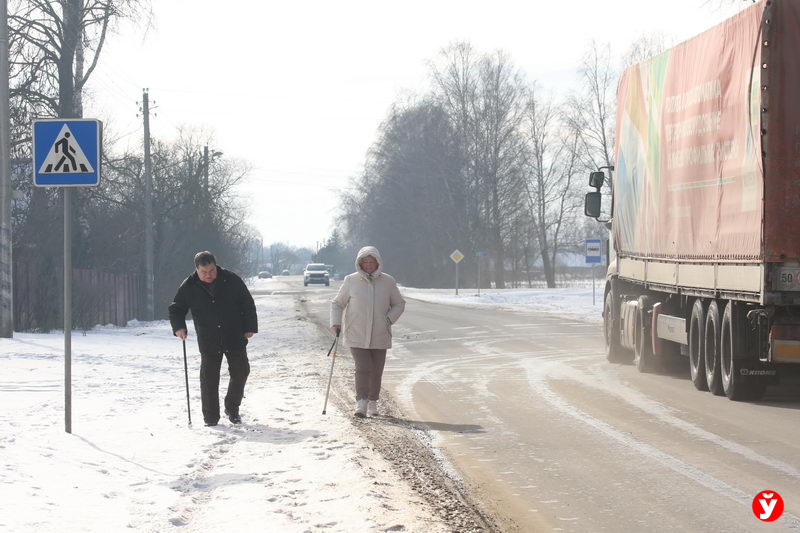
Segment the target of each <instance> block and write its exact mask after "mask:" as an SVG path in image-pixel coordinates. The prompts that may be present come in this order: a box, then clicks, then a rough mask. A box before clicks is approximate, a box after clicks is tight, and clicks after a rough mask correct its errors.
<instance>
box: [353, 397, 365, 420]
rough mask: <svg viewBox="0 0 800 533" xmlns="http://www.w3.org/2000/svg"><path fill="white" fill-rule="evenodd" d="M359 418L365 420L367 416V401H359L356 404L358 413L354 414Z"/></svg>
mask: <svg viewBox="0 0 800 533" xmlns="http://www.w3.org/2000/svg"><path fill="white" fill-rule="evenodd" d="M353 414H355V415H356V416H357V417H359V418H364V417H365V416H367V400H366V399H364V400H358V402H357V403H356V412H355V413H353Z"/></svg>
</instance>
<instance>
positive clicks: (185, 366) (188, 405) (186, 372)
mask: <svg viewBox="0 0 800 533" xmlns="http://www.w3.org/2000/svg"><path fill="white" fill-rule="evenodd" d="M183 373H184V375H185V376H186V412H187V413H189V427H191V425H192V405H191V403H189V363H187V362H186V339H183Z"/></svg>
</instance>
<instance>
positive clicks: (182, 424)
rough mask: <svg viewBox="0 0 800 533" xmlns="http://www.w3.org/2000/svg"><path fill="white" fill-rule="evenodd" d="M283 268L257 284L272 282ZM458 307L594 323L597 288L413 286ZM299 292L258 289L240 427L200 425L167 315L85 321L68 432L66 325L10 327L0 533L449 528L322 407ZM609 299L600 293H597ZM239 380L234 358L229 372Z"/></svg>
mask: <svg viewBox="0 0 800 533" xmlns="http://www.w3.org/2000/svg"><path fill="white" fill-rule="evenodd" d="M270 283H272V280H258V281H257V282H256V288H268V287H269V284H270ZM402 290H403V293H404V294H405V295H406V296H408V297H413V298H420V299H425V300H430V301H440V302H446V303H449V304H456V305H495V306H501V307H503V308H513V309H519V310H523V311H524V310H528V309H536V310H541V311H548V312H554V313H558V314H569V315H573V316H576V317H583V318H586V319H588V320H592V321H597V320H598V317H599V313H600V305H599V303H598V304H596V305H594V306H593V305H592V293H591V289H563V290H531V291H523V290H507V291H490V292H489V293H485V292H482V294H481V296H480V297H477V296H472V295H471V294H469V293H466V292H465V291H463V290H462V291H460V292H461V294H460V295H459V296H458V297H456V296H455V295H454V294H452V293H453V291H434V290H418V289H410V288H405V289H402ZM293 298H294V297H293V296H292V295H289V294H283V295H281V294H275V295H267V294H264V295H258V296H256V303H257V307H258V313H259V324H260V333H259V334H258V335H256V336H255V337H254V338H253V340H252V341H251V344H250V346H249V354H250V362H251V367H252V370H251V375H250V379H249V381H248V385H247V389H246V394H247V397H246V399H245V401H244V403H243V405H242V417H243V421H244V424H242V425H241V426H232V425H231V424H230V423H228V421H227V419H225V418H224V417H223V418H222V420H221V424H220V425H219V426H217V427H214V428H207V427H204V426H203V424H202V415H201V413H200V396H199V384H198V377H197V376H198V374H199V355H198V354H197V348H196V343H195V339H194V335H193V328H191V327H190V331H192V335H191V336H190V339H189V341H187V349H188V353H189V384H190V393H191V406H192V420H193V422H194V424H193V426H192V427H189V426H188V423H187V412H186V391H185V382H184V371H183V354H182V349H181V343H180V341H179V340H177V339H176V338H175V337H173V336H172V334H171V331H170V327H169V324H168V322H165V321H157V322H152V323H137V324H131V325H129V327H126V328H119V327H110V326H98V327H96V328H94V329H93V330H91V331H89V332H87V333H86V334H85V335H82V334H81V333H79V332H75V333H73V337H72V351H73V370H72V372H73V378H72V379H73V390H72V402H73V415H72V416H73V422H72V434H68V433H66V432H65V431H64V389H63V383H64V377H63V376H64V364H63V334H62V333H61V332H53V333H50V334H32V333H16V334H15V336H14V338H13V339H0V362H2V368H3V373H2V377H0V401H1V402H2V405H3V407H4V409H3V410H2V413H0V531H13V532H17V531H21V532H52V531H67V532H73V531H81V532H95V531H97V532H100V531H102V532H108V531H123V530H128V531H173V530H174V531H196V532H204V531H232V530H237V531H276V532H295V531H297V532H301V531H303V532H304V531H331V532H333V531H336V532H359V531H426V532H429V531H432V532H437V531H447V530H448V527H447V524H444V523H442V522H441V520H440V519H438V518H436V515H435V513H433V512H432V511H431V509H430V508H429V507H428V506H427V504H426V503H425V502H424V501H423V500H422V499H421V498H420V497H419V496H418V495H416V494H415V493H414V491H413V490H412V489H411V488H410V485H409V484H408V483H407V482H406V481H405V480H403V479H402V478H400V477H399V476H398V474H396V473H395V471H394V470H392V468H391V466H390V465H389V464H388V463H387V462H386V460H385V459H384V458H382V457H381V456H380V455H378V454H377V453H376V452H375V451H374V450H373V449H372V448H371V447H370V446H369V445H368V444H367V443H366V441H365V440H364V438H363V436H362V435H360V434H359V432H358V431H354V426H353V424H352V422H351V415H350V412H349V411H347V412H344V413H343V412H341V411H339V410H338V409H337V407H336V406H335V405H334V404H333V403H329V404H328V409H327V415H325V416H323V415H321V411H322V404H323V401H324V394H325V389H324V384H325V383H326V381H327V372H326V371H327V368H329V363H328V362H327V360H326V359H325V353H326V352H327V349H328V347H329V342H330V340H329V338H328V337H325V336H324V335H322V334H321V332H320V329H319V328H317V327H316V326H314V325H313V324H310V323H308V322H307V321H306V320H304V317H303V316H302V314H301V312H300V310H299V309H297V308H296V306H295V304H294V300H293ZM598 300H599V297H598ZM221 385H222V389H223V392H222V393H221V396H222V395H224V387H225V386H226V385H227V371H226V365H225V364H223V375H222V380H221Z"/></svg>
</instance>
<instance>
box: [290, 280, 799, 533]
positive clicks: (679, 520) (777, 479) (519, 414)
mask: <svg viewBox="0 0 800 533" xmlns="http://www.w3.org/2000/svg"><path fill="white" fill-rule="evenodd" d="M297 280H299V278H297ZM297 280H292V279H287V280H286V283H287V289H289V288H290V287H294V289H296V288H297V287H299V290H301V291H303V294H302V295H301V296H300V297H301V298H303V299H304V300H306V306H307V308H308V309H309V310H310V315H311V317H310V318H311V319H312V320H315V321H319V322H321V323H325V324H327V314H328V303H329V301H330V298H331V297H332V296H333V294H334V292H335V290H336V289H337V287H338V283H334V284H333V285H332V286H331V287H330V288H326V287H322V286H310V287H308V288H307V289H304V288H303V286H302V282H301V281H297ZM294 289H292V290H294ZM394 341H395V346H394V348H393V349H392V350H390V352H389V360H388V361H387V365H386V370H385V374H384V388H385V389H386V391H387V392H388V393H389V394H391V395H392V397H393V398H394V399H395V401H396V402H397V403H398V404H399V405H400V406H401V407H402V409H403V411H404V413H405V414H406V416H407V417H408V418H409V419H415V420H418V421H419V422H422V423H425V425H427V426H428V427H429V428H430V430H431V432H430V433H431V434H432V435H433V436H434V442H435V444H436V445H437V446H438V448H439V449H441V451H442V453H443V455H444V456H445V457H446V458H447V459H448V460H449V461H450V463H451V464H452V465H453V466H454V467H455V470H456V471H457V473H458V475H460V476H462V477H463V478H464V480H465V481H466V483H467V484H468V485H469V486H470V487H471V488H472V490H473V491H475V494H476V497H477V499H478V501H480V502H481V504H482V505H483V506H484V507H485V509H486V510H488V511H489V512H491V513H492V514H494V515H495V516H497V517H500V519H501V522H502V523H503V524H504V528H507V529H509V530H515V529H516V530H519V531H525V532H528V531H569V532H572V531H574V532H579V531H580V532H583V531H612V532H639V531H676V532H700V531H709V532H712V531H713V532H720V531H725V532H739V531H741V532H751V531H771V532H774V531H800V411H798V409H800V385H798V384H797V383H796V382H795V383H784V384H781V385H780V386H776V387H771V388H770V389H769V390H768V394H767V396H766V397H765V399H764V400H763V401H761V402H757V403H740V402H732V401H729V400H728V399H726V398H725V397H717V396H713V395H711V394H710V393H701V392H698V391H696V390H695V389H694V387H693V386H692V383H691V382H690V381H689V380H688V379H687V377H686V371H685V370H684V366H683V365H680V366H679V367H678V370H677V371H673V372H672V373H662V374H640V373H638V372H637V371H636V369H635V368H634V367H633V366H631V365H612V364H609V363H607V362H606V361H605V358H604V356H603V353H602V352H603V342H602V333H601V331H600V328H599V327H598V326H596V325H591V324H585V323H581V322H577V321H574V320H570V319H562V318H559V317H555V316H552V315H544V314H536V313H533V312H527V313H523V314H520V313H515V312H509V311H501V310H485V309H475V308H463V307H455V306H447V305H441V304H429V303H423V302H420V301H415V300H408V302H407V306H406V312H405V314H404V315H403V317H402V318H401V319H400V321H399V322H398V324H396V326H395V328H394ZM687 366H688V363H687ZM765 490H768V491H775V492H777V493H778V494H780V496H781V497H782V499H783V502H784V505H785V510H784V512H783V515H782V516H781V518H779V519H778V520H777V521H775V522H770V523H767V522H761V521H759V520H758V519H757V518H756V517H755V515H754V512H753V507H752V506H753V501H754V498H755V497H756V496H757V495H758V494H760V493H761V492H762V491H765ZM759 507H760V506H759Z"/></svg>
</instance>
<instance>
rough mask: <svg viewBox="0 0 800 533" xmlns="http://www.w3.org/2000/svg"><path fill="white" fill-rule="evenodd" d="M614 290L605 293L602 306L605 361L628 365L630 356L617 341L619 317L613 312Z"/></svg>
mask: <svg viewBox="0 0 800 533" xmlns="http://www.w3.org/2000/svg"><path fill="white" fill-rule="evenodd" d="M613 292H614V289H613V286H612V289H611V290H610V291H608V293H606V299H605V302H604V304H603V337H604V338H605V341H606V359H607V360H608V362H609V363H630V361H631V355H630V352H629V351H628V350H625V349H624V348H623V347H622V345H621V344H620V341H619V316H618V313H616V312H614V295H613Z"/></svg>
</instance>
